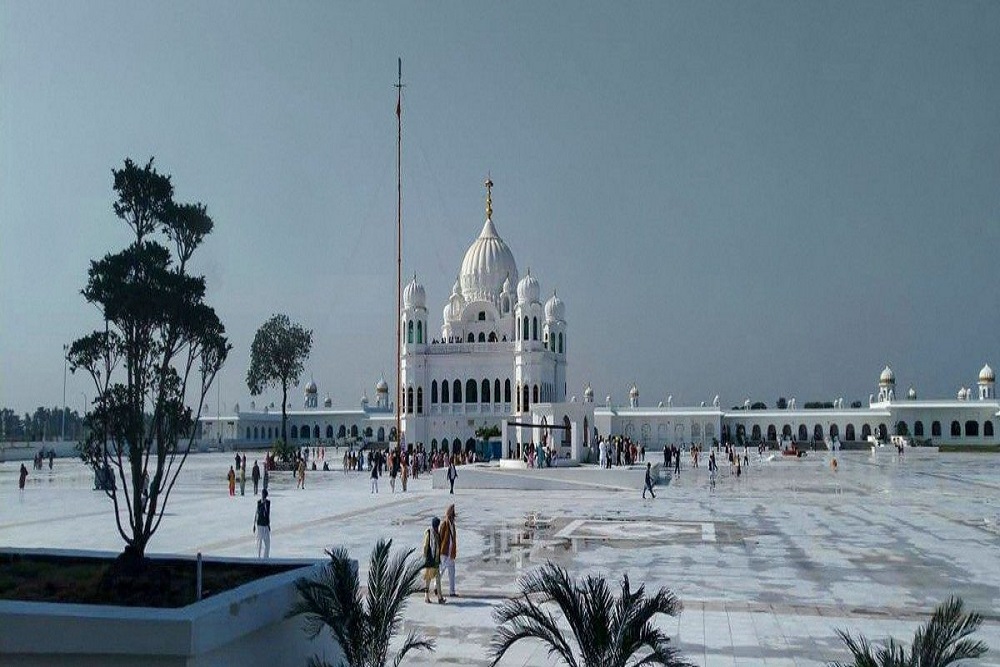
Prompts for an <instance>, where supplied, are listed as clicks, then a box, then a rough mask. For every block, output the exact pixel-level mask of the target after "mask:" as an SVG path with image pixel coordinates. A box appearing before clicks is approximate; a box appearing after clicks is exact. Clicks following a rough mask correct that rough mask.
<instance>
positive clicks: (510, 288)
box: [503, 274, 514, 294]
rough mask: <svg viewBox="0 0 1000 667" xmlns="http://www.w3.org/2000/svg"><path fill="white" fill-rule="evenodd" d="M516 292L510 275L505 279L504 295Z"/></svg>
mask: <svg viewBox="0 0 1000 667" xmlns="http://www.w3.org/2000/svg"><path fill="white" fill-rule="evenodd" d="M513 291H514V284H513V283H512V282H511V281H510V275H509V274H508V275H507V277H506V278H504V279H503V293H504V294H511V293H512V292H513Z"/></svg>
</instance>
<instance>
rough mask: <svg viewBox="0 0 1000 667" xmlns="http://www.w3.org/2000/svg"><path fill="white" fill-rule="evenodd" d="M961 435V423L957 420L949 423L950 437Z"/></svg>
mask: <svg viewBox="0 0 1000 667" xmlns="http://www.w3.org/2000/svg"><path fill="white" fill-rule="evenodd" d="M961 436H962V425H961V424H959V423H958V422H957V421H953V422H952V423H951V437H953V438H959V437H961Z"/></svg>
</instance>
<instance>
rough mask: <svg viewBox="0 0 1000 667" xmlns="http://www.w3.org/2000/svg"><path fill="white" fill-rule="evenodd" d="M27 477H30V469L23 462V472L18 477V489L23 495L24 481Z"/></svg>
mask: <svg viewBox="0 0 1000 667" xmlns="http://www.w3.org/2000/svg"><path fill="white" fill-rule="evenodd" d="M27 479H28V469H27V468H25V467H24V464H23V463H22V464H21V474H20V475H19V476H18V478H17V490H18V491H19V492H20V494H21V495H22V496H23V495H24V482H25V481H26V480H27Z"/></svg>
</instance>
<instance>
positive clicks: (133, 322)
mask: <svg viewBox="0 0 1000 667" xmlns="http://www.w3.org/2000/svg"><path fill="white" fill-rule="evenodd" d="M112 173H113V175H114V186H113V187H114V191H115V194H116V201H115V203H114V206H113V208H114V211H115V214H116V215H117V216H118V218H119V219H120V220H122V222H124V223H125V224H126V226H127V227H128V229H129V232H130V236H131V242H130V244H129V245H128V246H127V247H126V248H124V249H123V250H121V251H119V252H117V253H109V254H107V255H105V256H104V257H103V258H102V259H99V260H94V261H92V262H91V263H90V269H89V271H88V280H87V285H86V287H85V288H84V289H83V296H84V298H85V299H86V300H87V302H88V303H91V304H93V305H95V306H96V307H97V308H98V310H99V311H100V313H101V315H102V318H103V328H102V329H99V330H97V331H94V332H92V333H90V334H88V335H86V336H84V337H83V338H80V339H78V340H77V341H75V342H74V343H73V344H72V345H71V346H70V349H69V352H68V354H67V358H68V360H69V363H70V367H71V369H72V370H73V372H74V373H75V372H76V371H77V370H79V369H83V370H84V371H86V372H87V374H89V375H90V377H91V379H92V380H93V382H94V391H95V399H94V408H93V410H91V411H90V412H89V413H88V414H87V424H88V426H89V427H90V429H91V432H90V435H89V436H88V437H87V439H86V440H85V441H84V442H83V443H81V444H80V446H79V451H80V455H81V457H82V458H83V460H84V461H86V462H87V463H88V464H90V466H91V467H92V468H93V469H94V470H95V471H98V470H101V471H103V470H108V469H110V470H112V471H113V472H114V473H116V475H117V479H118V481H119V483H118V484H116V485H115V488H113V489H108V490H106V491H105V493H107V494H108V496H109V497H110V498H111V500H112V502H113V503H114V508H115V512H114V515H115V521H116V525H117V527H118V532H119V534H120V535H121V537H122V539H123V540H124V541H125V549H124V552H123V553H122V556H121V557H120V558H119V563H120V565H121V567H122V569H123V571H124V572H136V571H138V570H140V569H142V568H143V567H144V564H145V560H144V557H145V550H146V546H147V544H148V543H149V540H150V538H151V537H152V536H153V534H154V533H155V532H156V530H157V528H159V526H160V522H161V521H162V520H163V515H164V510H165V509H166V505H167V500H168V499H169V497H170V492H171V490H172V489H173V486H174V483H175V482H176V481H177V477H178V475H180V472H181V468H182V467H183V465H184V462H185V460H186V459H187V455H188V452H190V450H191V444H192V441H193V439H194V434H195V428H194V426H195V424H196V422H197V419H198V417H199V416H200V411H201V406H202V405H203V404H204V400H205V396H206V395H207V394H208V390H209V388H210V387H211V385H212V382H213V380H214V379H215V376H216V374H217V373H218V372H219V370H220V369H221V368H222V365H223V363H224V362H225V360H226V357H227V355H228V354H229V350H230V345H229V342H228V341H227V340H226V336H225V327H223V325H222V322H220V321H219V318H218V316H217V315H216V314H215V311H214V310H213V309H212V308H211V307H210V306H208V305H207V304H206V303H205V279H204V277H202V276H196V275H192V274H191V273H189V270H188V269H189V266H188V265H189V262H190V260H191V258H192V256H193V255H194V252H195V250H197V248H198V247H199V246H200V245H201V243H202V241H203V240H204V238H205V237H206V236H207V235H208V234H209V233H210V232H211V231H212V225H213V223H212V219H211V218H210V217H209V216H208V213H207V212H206V209H205V207H204V206H203V205H202V204H178V203H176V202H175V201H174V197H173V195H174V188H173V185H172V184H171V183H170V177H169V176H166V175H163V174H160V173H158V172H157V171H156V169H155V168H154V167H153V160H152V159H150V160H149V162H147V163H146V165H145V166H144V167H140V166H139V165H137V164H135V163H134V162H132V160H130V159H126V160H125V165H124V167H123V168H122V169H115V170H112ZM168 244H169V245H171V246H172V249H171V248H170V247H168ZM189 383H190V384H189ZM189 388H190V389H191V390H192V391H193V394H192V397H193V398H194V399H195V405H197V406H198V413H197V414H194V413H193V412H192V410H191V408H189V407H188V406H187V405H186V401H185V399H186V398H187V396H188V391H189ZM184 440H186V441H187V442H186V443H185V442H184ZM120 505H124V506H125V509H126V512H125V517H124V519H123V516H122V513H121V512H120V509H121V508H120ZM126 521H127V525H126Z"/></svg>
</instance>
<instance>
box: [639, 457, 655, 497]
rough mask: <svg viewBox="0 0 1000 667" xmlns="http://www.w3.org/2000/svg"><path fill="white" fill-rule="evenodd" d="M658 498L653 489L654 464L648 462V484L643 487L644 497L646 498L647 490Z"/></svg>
mask: <svg viewBox="0 0 1000 667" xmlns="http://www.w3.org/2000/svg"><path fill="white" fill-rule="evenodd" d="M647 491H649V494H650V495H651V496H653V498H656V493H655V492H654V491H653V464H652V463H649V462H646V484H645V486H643V487H642V498H643V500H645V499H646V492H647Z"/></svg>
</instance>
